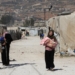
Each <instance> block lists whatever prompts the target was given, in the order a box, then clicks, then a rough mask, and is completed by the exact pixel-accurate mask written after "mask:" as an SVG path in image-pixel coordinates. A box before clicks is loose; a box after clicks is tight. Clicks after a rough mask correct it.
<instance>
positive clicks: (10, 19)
mask: <svg viewBox="0 0 75 75" xmlns="http://www.w3.org/2000/svg"><path fill="white" fill-rule="evenodd" d="M0 23H1V24H6V25H10V24H13V23H14V18H13V16H10V15H3V16H2V17H1V20H0Z"/></svg>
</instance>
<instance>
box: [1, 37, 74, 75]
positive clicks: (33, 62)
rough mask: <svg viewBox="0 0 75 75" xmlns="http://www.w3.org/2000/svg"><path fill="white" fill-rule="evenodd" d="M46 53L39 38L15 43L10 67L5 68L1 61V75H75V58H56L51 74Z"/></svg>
mask: <svg viewBox="0 0 75 75" xmlns="http://www.w3.org/2000/svg"><path fill="white" fill-rule="evenodd" d="M44 51H45V50H44V47H43V46H40V39H39V37H27V39H22V40H18V41H13V42H12V44H11V50H10V60H11V62H10V66H8V67H6V66H3V65H2V63H1V60H0V75H75V57H63V58H61V57H58V56H55V66H56V67H55V71H54V72H51V71H47V70H46V68H45V62H44ZM13 59H14V60H13Z"/></svg>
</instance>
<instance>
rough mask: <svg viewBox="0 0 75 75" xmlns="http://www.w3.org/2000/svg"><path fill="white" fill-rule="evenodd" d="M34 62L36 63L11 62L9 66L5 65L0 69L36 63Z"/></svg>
mask: <svg viewBox="0 0 75 75" xmlns="http://www.w3.org/2000/svg"><path fill="white" fill-rule="evenodd" d="M34 64H35V63H22V64H10V65H9V66H3V67H1V68H0V69H7V68H15V67H20V66H24V65H34Z"/></svg>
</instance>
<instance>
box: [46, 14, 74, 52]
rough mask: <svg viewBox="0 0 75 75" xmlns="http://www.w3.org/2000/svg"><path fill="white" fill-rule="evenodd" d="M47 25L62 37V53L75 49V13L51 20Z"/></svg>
mask: <svg viewBox="0 0 75 75" xmlns="http://www.w3.org/2000/svg"><path fill="white" fill-rule="evenodd" d="M47 24H48V26H50V27H51V28H52V29H54V31H55V32H57V33H58V34H59V35H60V36H59V40H60V41H59V43H60V51H67V50H68V49H69V48H71V49H72V50H74V49H75V13H72V14H70V15H65V16H57V17H53V18H50V19H49V20H48V23H47Z"/></svg>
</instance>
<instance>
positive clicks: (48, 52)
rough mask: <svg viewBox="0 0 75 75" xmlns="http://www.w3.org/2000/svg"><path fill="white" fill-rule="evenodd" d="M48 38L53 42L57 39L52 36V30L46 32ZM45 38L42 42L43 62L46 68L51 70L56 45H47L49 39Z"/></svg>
mask: <svg viewBox="0 0 75 75" xmlns="http://www.w3.org/2000/svg"><path fill="white" fill-rule="evenodd" d="M47 37H48V38H49V39H50V40H53V42H55V43H56V44H57V40H56V38H55V36H54V31H53V30H50V31H49V32H48V36H47ZM49 39H48V40H46V41H45V42H44V46H45V63H46V69H48V70H51V71H53V70H54V69H53V68H54V67H55V65H54V53H55V47H56V45H55V46H54V45H50V46H49V45H48V43H49V41H50V40H49Z"/></svg>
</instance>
